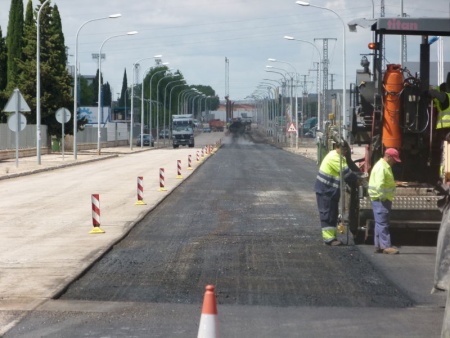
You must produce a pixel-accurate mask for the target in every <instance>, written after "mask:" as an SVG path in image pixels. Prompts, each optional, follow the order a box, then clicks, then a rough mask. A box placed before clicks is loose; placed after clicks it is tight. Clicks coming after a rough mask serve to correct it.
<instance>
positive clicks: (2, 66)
mask: <svg viewBox="0 0 450 338" xmlns="http://www.w3.org/2000/svg"><path fill="white" fill-rule="evenodd" d="M44 1H45V0H39V4H38V5H37V6H36V8H33V4H32V1H31V0H28V3H27V5H26V8H25V15H24V7H23V1H22V0H11V7H10V11H9V18H8V30H7V34H6V36H4V35H3V32H2V28H1V27H0V108H1V110H3V107H5V105H6V103H7V101H8V99H9V97H10V96H11V95H12V92H13V91H14V89H15V88H19V90H20V92H21V93H22V95H23V96H24V98H25V100H26V102H27V103H28V105H29V106H30V109H31V112H29V113H25V114H26V116H27V121H28V123H30V124H35V123H36V63H37V62H36V59H37V55H36V49H37V39H36V37H37V14H38V12H39V10H40V8H41V6H42V4H43V3H44ZM39 27H40V53H39V56H40V84H41V98H40V101H41V118H42V120H41V123H42V124H44V125H47V126H48V133H49V135H56V136H57V137H60V136H61V124H60V123H58V122H57V121H56V119H55V112H56V111H57V110H58V109H59V108H62V107H65V108H67V109H69V110H70V111H72V109H70V108H71V107H73V77H72V75H71V74H70V72H69V70H68V67H67V64H68V62H67V59H68V53H67V47H66V45H65V40H64V34H63V31H62V22H61V16H60V13H59V10H58V6H57V5H56V4H54V5H51V3H47V4H46V5H45V6H44V7H43V8H42V10H41V14H40V20H39ZM161 67H165V66H160V65H157V66H156V67H153V68H152V69H150V71H149V72H148V73H147V75H146V76H145V78H144V79H143V82H144V83H145V84H147V83H149V81H150V77H152V76H153V75H154V74H155V72H159V73H160V74H156V75H158V76H155V77H154V78H153V79H152V83H153V86H152V93H151V94H150V89H149V86H147V87H146V86H144V99H145V100H148V102H151V101H150V100H155V101H159V102H163V101H164V94H163V93H159V94H160V95H159V97H158V98H157V97H156V96H157V90H156V88H155V87H156V83H157V81H159V80H160V79H161V78H162V77H164V76H167V75H168V74H167V72H160V70H164V68H161ZM166 71H167V69H166ZM177 74H178V77H177V80H178V79H182V74H181V73H180V72H179V71H178V72H177ZM99 81H100V83H101V84H102V93H103V98H102V101H103V105H104V106H111V104H112V101H113V98H112V94H111V87H110V85H109V83H108V82H106V83H103V78H102V76H101V74H99V72H98V70H97V73H96V76H95V78H94V81H93V83H91V84H90V85H88V81H87V79H85V78H84V77H82V76H80V77H79V81H78V82H79V88H78V90H79V95H78V97H79V102H78V107H80V106H97V105H98V102H97V97H98V83H99ZM170 81H173V80H170V78H169V77H168V78H167V79H163V80H161V82H162V83H161V85H160V89H161V88H168V90H170V89H171V88H172V86H176V87H177V88H176V89H177V90H175V88H173V89H174V90H173V92H174V93H173V94H174V95H173V96H174V97H177V95H176V94H177V93H178V94H179V93H181V91H182V90H185V89H186V88H197V89H198V90H199V91H200V92H202V93H203V94H204V95H205V96H210V97H214V96H215V92H214V90H213V89H212V88H211V87H209V86H201V85H199V86H188V85H186V84H185V85H183V86H178V85H177V84H176V83H173V85H172V84H169V82H170ZM179 83H182V82H179ZM169 85H170V86H169ZM138 90H140V86H139V85H137V86H136V87H135V88H134V91H135V92H136V91H138ZM160 91H161V92H162V90H160ZM138 92H139V93H140V91H138ZM166 95H167V94H166ZM135 97H136V95H135ZM135 100H136V98H135ZM172 101H173V102H164V103H165V104H166V105H167V107H166V108H168V107H171V108H172V111H171V112H167V114H172V113H175V114H176V110H175V109H176V107H177V105H176V104H175V101H174V99H173V98H172ZM203 101H204V103H202V106H203V107H204V106H205V105H206V100H203ZM130 103H131V96H130V88H129V87H128V83H127V74H126V70H125V72H124V79H123V83H122V90H121V94H120V98H119V100H118V105H119V106H127V104H128V107H129V106H130ZM133 103H134V104H135V106H137V107H139V106H140V102H139V101H137V102H133ZM150 104H151V103H150ZM218 105H219V99H218V98H217V97H216V98H215V99H214V98H213V99H212V100H209V102H208V108H209V109H210V110H215V109H216V108H217V107H218ZM203 107H202V109H204V108H203ZM162 111H166V109H163V110H162ZM174 111H175V112H174ZM7 117H8V113H6V112H3V111H0V123H5V122H6V121H7ZM161 117H163V116H161ZM161 117H160V118H161ZM152 118H153V119H154V120H155V119H156V116H153V117H152ZM144 122H145V121H144ZM85 123H86V119H83V118H80V119H78V121H77V126H78V130H82V129H83V126H84V125H85ZM64 132H65V134H66V135H67V134H73V126H72V124H70V123H66V125H65V130H64Z"/></svg>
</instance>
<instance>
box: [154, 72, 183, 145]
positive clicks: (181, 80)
mask: <svg viewBox="0 0 450 338" xmlns="http://www.w3.org/2000/svg"><path fill="white" fill-rule="evenodd" d="M176 82H184V83H185V81H184V80H183V79H180V80H175V81H170V82H168V83H167V84H166V86H165V87H164V101H163V102H164V105H163V115H164V122H163V125H164V129H166V130H167V126H166V98H167V95H166V93H167V87H169V85H170V84H171V83H176ZM178 86H179V85H178ZM174 87H177V86H174ZM170 92H172V90H170ZM169 113H170V112H169ZM169 121H170V120H169ZM158 137H159V134H158ZM163 144H166V136H165V134H164V141H163Z"/></svg>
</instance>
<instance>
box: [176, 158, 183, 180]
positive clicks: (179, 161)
mask: <svg viewBox="0 0 450 338" xmlns="http://www.w3.org/2000/svg"><path fill="white" fill-rule="evenodd" d="M177 178H183V176H181V160H177Z"/></svg>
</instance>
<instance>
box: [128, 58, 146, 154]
mask: <svg viewBox="0 0 450 338" xmlns="http://www.w3.org/2000/svg"><path fill="white" fill-rule="evenodd" d="M148 59H151V58H149V57H146V58H142V59H139V60H137V61H136V62H134V63H133V72H132V74H131V78H132V82H131V108H130V109H131V119H130V150H133V127H134V84H135V77H136V68H137V67H138V66H139V62H141V61H143V60H148ZM143 105H144V103H142V106H143ZM142 110H143V108H142ZM142 125H143V118H142V115H141V126H142ZM142 134H143V130H142V127H141V147H142V146H143V143H144V142H143V138H144V136H143V135H142Z"/></svg>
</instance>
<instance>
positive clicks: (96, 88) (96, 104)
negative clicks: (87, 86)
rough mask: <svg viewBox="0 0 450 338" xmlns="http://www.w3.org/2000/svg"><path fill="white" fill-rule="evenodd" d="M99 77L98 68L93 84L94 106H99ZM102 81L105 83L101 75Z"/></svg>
mask: <svg viewBox="0 0 450 338" xmlns="http://www.w3.org/2000/svg"><path fill="white" fill-rule="evenodd" d="M98 78H99V75H98V69H97V73H95V77H94V83H93V86H94V88H93V89H94V101H93V102H92V105H93V106H98V102H97V101H98ZM100 83H101V84H103V77H101V79H100Z"/></svg>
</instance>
